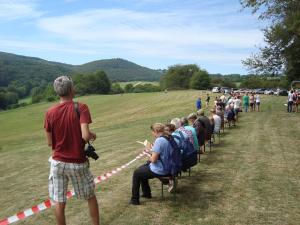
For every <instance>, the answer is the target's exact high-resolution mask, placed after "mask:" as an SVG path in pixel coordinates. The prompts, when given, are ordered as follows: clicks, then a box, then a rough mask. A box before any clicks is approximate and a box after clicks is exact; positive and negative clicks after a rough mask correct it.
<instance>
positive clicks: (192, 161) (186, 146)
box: [174, 131, 198, 171]
mask: <svg viewBox="0 0 300 225" xmlns="http://www.w3.org/2000/svg"><path fill="white" fill-rule="evenodd" d="M178 133H179V135H180V137H179V136H177V135H176V134H175V135H174V138H176V139H179V140H180V146H179V148H180V149H181V152H182V170H183V171H186V170H187V169H189V168H191V167H193V166H195V165H196V164H197V163H198V158H197V150H196V149H195V148H194V146H193V144H192V143H191V142H190V141H189V139H188V138H185V137H184V135H183V133H182V132H181V131H179V132H178Z"/></svg>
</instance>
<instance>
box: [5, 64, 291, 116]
mask: <svg viewBox="0 0 300 225" xmlns="http://www.w3.org/2000/svg"><path fill="white" fill-rule="evenodd" d="M276 78H277V79H268V77H264V76H257V75H245V76H242V75H239V74H230V75H221V74H211V75H210V74H209V73H208V72H207V71H206V70H204V69H201V68H200V67H198V66H197V65H195V64H187V65H173V66H170V67H169V68H168V70H166V71H165V74H164V75H163V76H162V77H161V80H160V83H159V85H153V84H151V83H145V84H142V83H140V84H136V85H133V84H132V83H129V84H127V85H125V87H123V88H122V87H121V86H120V84H119V83H112V82H111V80H110V79H109V78H108V76H107V74H106V73H105V72H104V71H97V72H95V73H77V74H75V75H73V76H72V79H73V82H74V87H75V92H76V95H77V96H82V95H90V94H122V93H141V92H159V91H162V90H166V89H167V90H183V89H195V90H208V89H211V88H212V87H214V86H218V87H229V88H237V87H238V86H237V84H239V87H243V88H277V87H281V88H287V87H288V85H289V82H288V80H287V79H286V77H285V76H278V77H276ZM34 82H35V81H34ZM52 82H53V81H51V82H46V81H45V80H42V81H41V82H40V84H39V85H37V84H35V85H36V86H34V87H32V85H34V84H30V83H27V84H22V85H20V86H19V85H18V83H17V82H15V83H14V82H12V83H11V84H10V85H9V86H8V87H6V88H4V87H2V88H0V109H1V110H5V109H11V108H17V107H20V106H25V105H27V104H32V103H38V102H42V101H55V100H57V99H58V97H57V95H56V93H55V92H54V90H53V86H52ZM30 88H31V89H30ZM27 96H31V102H30V103H18V102H19V99H22V98H24V97H27Z"/></svg>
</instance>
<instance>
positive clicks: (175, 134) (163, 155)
mask: <svg viewBox="0 0 300 225" xmlns="http://www.w3.org/2000/svg"><path fill="white" fill-rule="evenodd" d="M222 117H223V118H224V113H223V112H222V110H221V109H215V108H214V109H212V110H211V115H210V116H209V117H206V116H205V115H204V111H203V110H199V111H197V113H191V114H190V115H188V117H183V118H181V119H179V118H174V119H172V120H171V122H170V123H167V124H162V123H155V124H153V125H151V127H150V129H151V133H152V135H153V136H154V138H155V141H154V143H153V145H152V148H151V149H147V151H148V152H149V160H148V161H147V162H146V163H145V164H143V165H142V166H140V167H139V168H137V169H136V170H135V171H134V173H133V176H132V196H131V199H130V202H129V203H130V204H132V205H139V204H140V187H141V188H142V195H141V196H142V197H144V198H152V194H151V188H150V185H149V179H153V178H158V179H160V180H162V182H164V183H165V184H167V183H168V184H169V188H168V191H170V192H171V191H172V190H173V188H174V185H175V186H176V183H175V182H174V181H175V180H174V179H173V175H174V174H172V172H171V171H170V170H169V169H167V168H169V167H168V166H167V165H169V164H171V163H176V159H174V158H172V157H176V156H175V155H172V154H176V153H174V152H176V149H179V152H180V154H181V155H182V161H181V163H182V165H181V166H182V168H184V169H187V167H186V166H184V155H185V151H187V150H185V149H184V147H183V146H182V142H184V141H187V142H189V143H190V144H191V146H193V150H194V151H195V152H196V155H193V156H191V157H196V163H197V152H199V153H204V152H205V144H206V143H209V144H210V141H211V138H212V136H213V135H214V134H217V133H219V132H220V129H221V125H222ZM180 136H181V137H180ZM174 143H175V144H176V145H177V147H174ZM193 159H194V158H193ZM168 160H169V161H168ZM172 160H174V162H171V161H172ZM194 162H195V161H194V160H193V163H194ZM189 163H191V161H189ZM178 164H179V163H178ZM191 165H194V164H191ZM191 165H190V164H189V165H188V166H191ZM177 172H180V171H177ZM175 175H176V174H175ZM165 177H169V179H167V180H166V179H165Z"/></svg>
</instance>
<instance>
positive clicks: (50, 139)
mask: <svg viewBox="0 0 300 225" xmlns="http://www.w3.org/2000/svg"><path fill="white" fill-rule="evenodd" d="M46 139H47V144H48V146H49V147H52V134H51V133H50V132H47V131H46Z"/></svg>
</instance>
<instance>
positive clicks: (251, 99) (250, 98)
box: [249, 92, 255, 112]
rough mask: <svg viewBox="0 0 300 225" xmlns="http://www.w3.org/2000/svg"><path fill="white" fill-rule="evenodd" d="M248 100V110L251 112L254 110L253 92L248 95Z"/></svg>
mask: <svg viewBox="0 0 300 225" xmlns="http://www.w3.org/2000/svg"><path fill="white" fill-rule="evenodd" d="M249 101H250V110H251V112H253V111H254V110H255V108H254V107H255V105H254V104H255V103H254V94H253V92H252V93H251V95H250V97H249Z"/></svg>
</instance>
